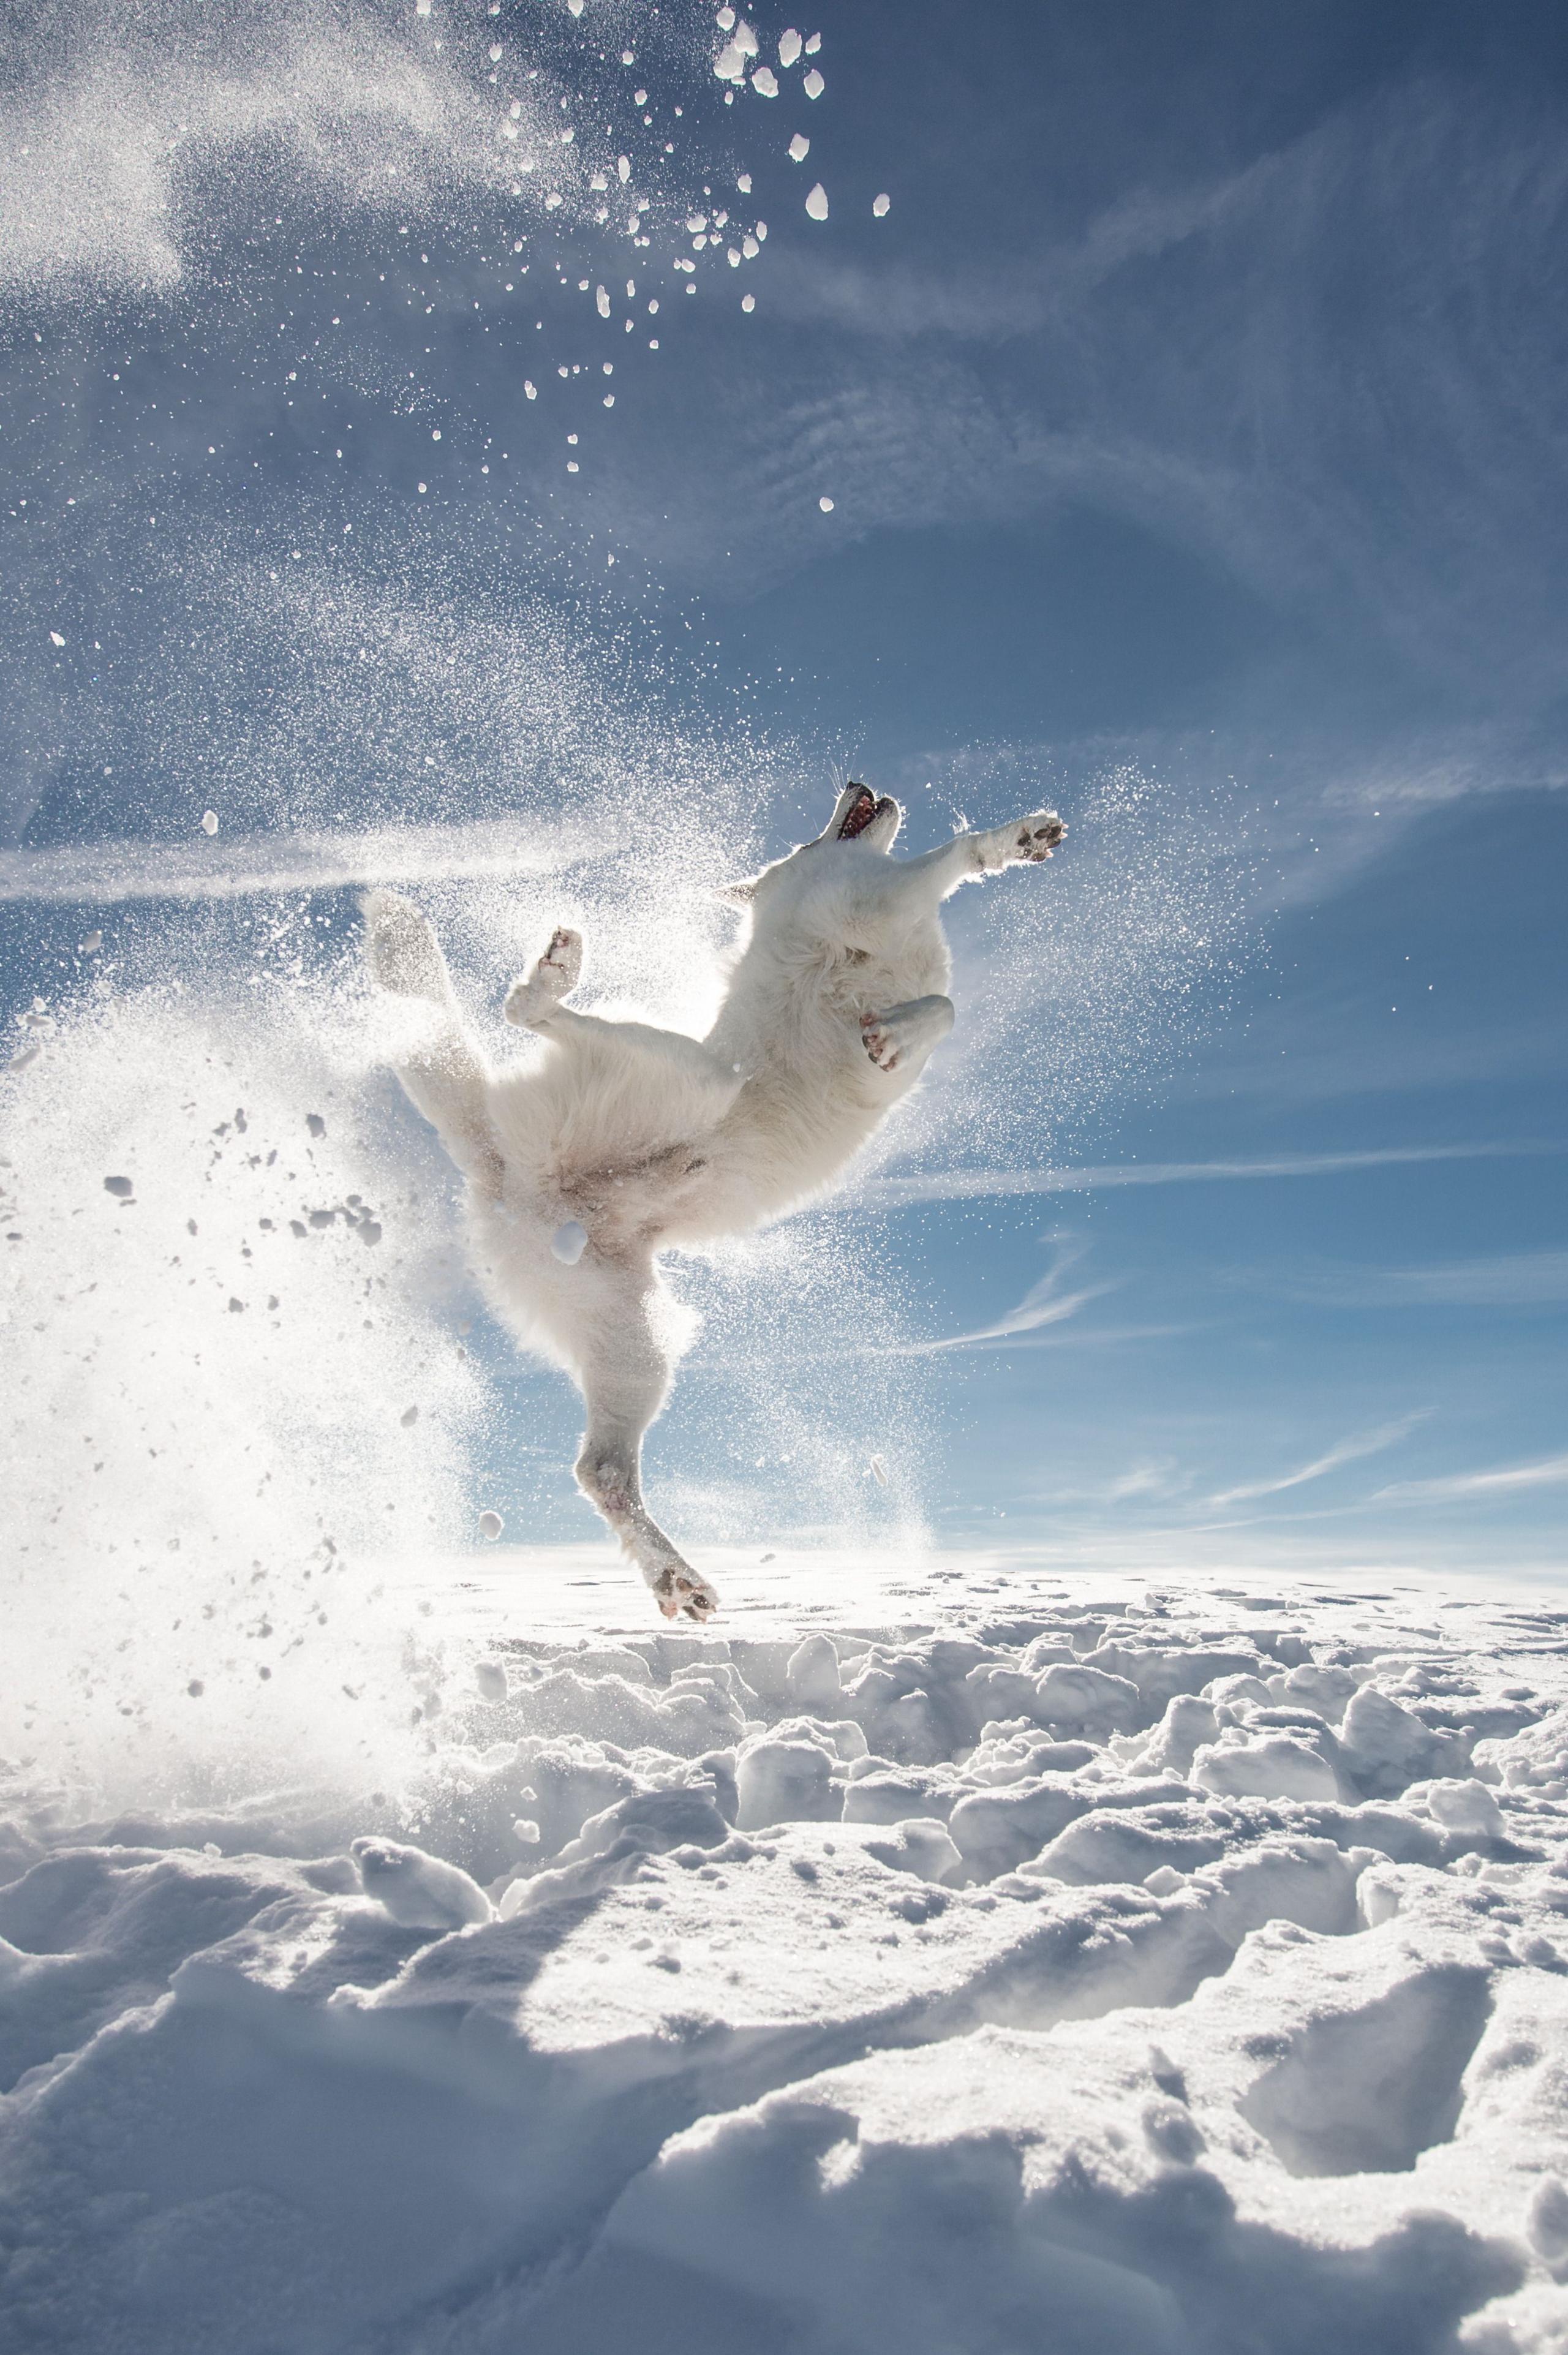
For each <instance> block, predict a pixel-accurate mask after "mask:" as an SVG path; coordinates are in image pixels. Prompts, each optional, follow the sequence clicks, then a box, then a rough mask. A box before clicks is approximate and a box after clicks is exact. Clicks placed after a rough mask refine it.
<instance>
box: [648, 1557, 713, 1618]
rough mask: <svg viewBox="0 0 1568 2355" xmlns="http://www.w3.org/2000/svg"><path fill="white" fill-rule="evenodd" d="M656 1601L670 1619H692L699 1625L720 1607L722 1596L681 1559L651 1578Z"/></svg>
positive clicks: (650, 1584) (650, 1583)
mask: <svg viewBox="0 0 1568 2355" xmlns="http://www.w3.org/2000/svg"><path fill="white" fill-rule="evenodd" d="M648 1584H649V1586H650V1587H651V1588H652V1589H653V1595H654V1601H655V1602H656V1604H658V1606H659V1609H660V1611H661V1612H662V1613H663V1614H664V1616H665V1617H666V1618H667V1619H692V1620H695V1621H696V1622H697V1624H698V1625H699V1626H700V1625H701V1624H702V1622H703V1621H704V1620H705V1619H711V1618H712V1616H713V1614H714V1613H715V1612H716V1611H717V1610H718V1608H719V1597H718V1595H717V1594H716V1593H714V1591H713V1589H712V1587H711V1586H709V1583H708V1581H707V1580H706V1579H705V1578H703V1577H701V1576H700V1575H699V1573H698V1572H696V1571H695V1570H692V1569H690V1568H689V1567H688V1564H686V1563H685V1562H682V1563H681V1564H680V1566H679V1567H678V1569H677V1568H676V1567H675V1566H674V1565H673V1564H672V1565H671V1566H670V1568H668V1569H667V1570H661V1571H660V1572H658V1574H657V1575H656V1577H653V1578H650V1579H649V1581H648Z"/></svg>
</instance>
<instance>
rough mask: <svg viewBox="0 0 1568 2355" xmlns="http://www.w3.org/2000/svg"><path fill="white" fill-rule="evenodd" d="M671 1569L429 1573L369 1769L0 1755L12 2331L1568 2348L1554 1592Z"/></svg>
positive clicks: (455, 2348)
mask: <svg viewBox="0 0 1568 2355" xmlns="http://www.w3.org/2000/svg"><path fill="white" fill-rule="evenodd" d="M713 1567H714V1568H715V1570H716V1572H720V1574H721V1583H722V1584H723V1586H724V1591H725V1594H726V1602H727V1604H728V1605H729V1608H728V1611H727V1615H726V1618H725V1619H724V1621H723V1622H721V1623H720V1625H718V1626H716V1627H715V1629H713V1630H710V1631H706V1632H704V1633H702V1634H696V1633H692V1634H682V1635H678V1636H677V1635H668V1634H665V1633H663V1632H662V1631H660V1630H659V1629H658V1628H657V1627H656V1625H650V1624H649V1622H648V1619H647V1617H646V1616H645V1613H646V1604H645V1598H644V1596H643V1595H642V1594H641V1593H640V1591H638V1590H637V1589H635V1586H634V1584H633V1583H632V1582H630V1581H629V1580H628V1579H627V1578H626V1577H625V1576H624V1574H623V1573H621V1572H618V1571H616V1570H614V1569H613V1568H612V1567H611V1566H610V1565H609V1563H608V1562H607V1561H606V1559H605V1557H604V1556H603V1555H602V1554H598V1553H584V1554H582V1555H581V1556H580V1557H571V1556H567V1557H560V1558H557V1559H555V1560H553V1561H545V1560H540V1559H534V1558H530V1557H528V1556H526V1555H523V1554H520V1553H519V1554H517V1555H515V1556H507V1555H505V1554H501V1555H496V1556H491V1557H486V1558H485V1561H484V1563H483V1565H482V1569H483V1572H484V1575H480V1574H479V1572H478V1570H476V1568H475V1564H474V1563H473V1562H472V1561H469V1562H465V1563H463V1564H450V1563H449V1564H436V1565H432V1566H430V1567H429V1568H427V1570H426V1571H425V1572H423V1573H421V1576H420V1578H419V1579H418V1580H416V1582H415V1583H414V1586H413V1587H412V1588H411V1590H410V1591H408V1592H407V1593H403V1594H402V1595H401V1597H400V1600H401V1601H403V1602H406V1603H407V1604H409V1605H410V1607H411V1609H412V1610H415V1611H416V1612H417V1611H418V1607H419V1606H420V1605H421V1604H423V1605H425V1606H427V1608H426V1609H425V1610H424V1612H423V1614H422V1616H421V1625H423V1626H424V1627H425V1628H426V1630H427V1640H426V1649H425V1651H424V1653H423V1654H422V1655H421V1659H422V1666H421V1678H422V1685H421V1691H422V1696H423V1697H422V1700H420V1701H418V1702H417V1703H416V1707H417V1709H418V1711H419V1724H418V1726H417V1728H416V1729H415V1730H416V1733H417V1737H418V1739H417V1742H416V1747H415V1751H414V1753H412V1754H413V1756H414V1757H415V1759H416V1762H417V1763H416V1764H414V1765H413V1766H411V1768H410V1769H409V1770H408V1771H407V1772H406V1773H405V1774H403V1776H402V1778H401V1781H400V1784H399V1785H398V1786H397V1787H393V1786H392V1785H391V1784H390V1782H389V1784H388V1786H387V1787H385V1788H379V1789H376V1790H373V1791H372V1790H369V1789H367V1790H364V1791H362V1792H358V1793H357V1794H355V1795H353V1796H345V1790H344V1786H343V1784H342V1780H341V1776H339V1777H338V1778H337V1779H336V1781H335V1782H334V1783H333V1784H332V1785H330V1786H329V1785H326V1784H325V1783H324V1784H320V1785H317V1784H315V1783H313V1782H312V1781H311V1780H310V1778H309V1777H306V1778H305V1779H304V1780H303V1781H302V1782H300V1783H299V1784H298V1785H294V1786H292V1787H289V1788H275V1789H272V1790H270V1791H256V1790H251V1791H245V1792H242V1793H240V1795H239V1796H235V1795H233V1794H230V1796H229V1798H228V1799H227V1801H226V1802H225V1803H224V1804H221V1805H219V1804H214V1805H213V1806H210V1807H208V1808H206V1809H204V1810H200V1811H197V1810H193V1809H192V1808H190V1807H188V1806H186V1807H183V1808H180V1809H171V1808H169V1807H163V1808H160V1809H152V1808H148V1809H146V1810H144V1811H141V1812H135V1813H123V1814H121V1815H120V1816H118V1817H108V1818H106V1817H103V1816H102V1815H99V1816H97V1817H94V1816H93V1815H92V1814H91V1803H90V1797H89V1795H88V1794H87V1793H86V1791H85V1787H84V1786H83V1785H74V1786H73V1785H70V1784H69V1782H66V1781H62V1780H60V1779H59V1777H55V1778H54V1779H52V1780H51V1777H50V1774H49V1772H48V1762H47V1759H46V1758H45V1756H44V1753H39V1756H38V1758H37V1760H35V1761H34V1763H33V1764H31V1765H30V1766H29V1765H28V1764H27V1763H26V1762H20V1763H18V1762H15V1761H14V1762H12V1764H11V1765H10V1767H9V1768H8V1770H7V1771H8V1774H9V1778H10V1779H9V1783H8V1786H7V1790H6V1793H5V1810H6V1812H5V1823H4V1826H3V1828H0V1881H3V1882H4V1884H5V1885H4V1887H3V1888H0V1934H3V1937H4V1941H5V1943H4V1944H3V1945H0V1988H3V1998H0V2062H3V2068H4V2080H3V2082H4V2086H5V2093H4V2097H3V2099H0V2264H3V2267H4V2276H3V2277H4V2311H5V2314H6V2315H7V2317H8V2322H7V2329H8V2332H9V2337H8V2340H7V2343H8V2344H9V2345H11V2346H14V2347H16V2348H18V2349H25V2350H29V2355H31V2350H39V2355H43V2350H62V2355H63V2350H72V2355H76V2350H85V2349H89V2348H91V2349H94V2350H99V2349H101V2350H111V2349H112V2350H115V2355H174V2350H200V2355H296V2350H298V2355H316V2350H320V2355H326V2350H333V2355H336V2350H366V2355H369V2350H376V2355H393V2350H397V2355H403V2350H421V2355H423V2350H430V2355H435V2350H441V2355H459V2350H461V2355H500V2350H507V2355H511V2350H519V2349H524V2348H526V2349H528V2350H530V2355H535V2350H537V2355H568V2350H572V2355H600V2350H609V2349H611V2348H619V2347H632V2348H635V2349H637V2350H647V2355H661V2351H662V2350H677V2349H680V2350H688V2349H690V2348H699V2349H702V2350H706V2355H772V2350H779V2355H784V2350H788V2355H848V2350H876V2355H881V2350H890V2355H891V2350H899V2355H971V2350H973V2355H1012V2350H1019V2355H1021V2351H1022V2350H1051V2355H1058V2350H1060V2351H1061V2355H1101V2350H1104V2355H1125V2350H1137V2355H1232V2350H1234V2355H1243V2350H1245V2355H1308V2350H1310V2351H1311V2355H1319V2350H1324V2349H1343V2350H1347V2355H1394V2350H1399V2355H1415V2350H1433V2355H1436V2350H1443V2349H1447V2348H1453V2347H1456V2346H1457V2347H1462V2348H1464V2349H1466V2350H1471V2355H1519V2350H1556V2349H1562V2348H1568V1845H1565V1833H1568V1806H1565V1802H1568V1667H1565V1659H1564V1653H1565V1639H1568V1611H1564V1610H1562V1609H1559V1608H1558V1607H1557V1606H1556V1603H1555V1600H1554V1598H1553V1596H1552V1593H1550V1591H1549V1590H1547V1589H1545V1588H1536V1589H1533V1590H1531V1589H1528V1588H1520V1587H1514V1588H1512V1589H1507V1588H1500V1587H1498V1586H1496V1585H1490V1584H1487V1583H1483V1582H1470V1583H1469V1584H1467V1585H1459V1586H1456V1585H1455V1584H1453V1583H1452V1582H1450V1583H1448V1584H1446V1585H1445V1587H1444V1588H1442V1589H1438V1588H1437V1587H1436V1586H1435V1585H1428V1584H1424V1583H1423V1582H1418V1581H1413V1580H1411V1579H1409V1578H1403V1577H1401V1578H1394V1579H1391V1578H1389V1577H1387V1576H1384V1577H1381V1578H1376V1579H1372V1578H1369V1579H1368V1580H1366V1581H1362V1582H1358V1581H1356V1580H1354V1579H1352V1578H1340V1579H1336V1580H1331V1581H1328V1582H1318V1583H1312V1582H1291V1583H1285V1584H1280V1583H1274V1584H1271V1585H1269V1586H1267V1587H1266V1588H1265V1587H1263V1586H1260V1585H1259V1584H1257V1583H1256V1582H1255V1581H1248V1580H1245V1579H1243V1578H1241V1577H1239V1576H1236V1575H1232V1578H1231V1579H1230V1580H1229V1581H1228V1582H1224V1583H1220V1582H1216V1581H1214V1580H1213V1579H1210V1580H1205V1581H1189V1580H1181V1581H1176V1580H1174V1579H1172V1580H1168V1581H1166V1582H1163V1583H1162V1582H1157V1581H1154V1580H1151V1579H1147V1578H1144V1577H1141V1576H1139V1577H1132V1578H1127V1579H1113V1578H1112V1577H1110V1576H1109V1575H1108V1574H1103V1573H1095V1574H1093V1575H1089V1574H1081V1575H1078V1576H1076V1577H1073V1576H1068V1575H1066V1574H1062V1573H1058V1572H1047V1571H1045V1570H1042V1569H1040V1568H1038V1567H1036V1568H1034V1569H1032V1570H1031V1568H1030V1567H1029V1564H1028V1563H1027V1562H1023V1561H1019V1560H1017V1559H1012V1560H1007V1559H1003V1558H1001V1557H997V1558H996V1559H994V1560H989V1561H987V1560H986V1559H985V1558H982V1557H978V1556H973V1557H968V1558H966V1559H965V1560H964V1561H962V1562H961V1563H955V1562H954V1561H949V1562H947V1563H945V1564H942V1563H940V1562H935V1563H933V1564H932V1565H931V1566H929V1567H920V1568H916V1569H905V1570H900V1569H899V1568H898V1567H897V1566H896V1565H894V1566H889V1565H887V1564H885V1563H884V1564H881V1565H878V1564H874V1563H868V1562H866V1561H851V1560H848V1559H847V1558H842V1557H834V1556H831V1555H817V1556H814V1557H805V1556H801V1557H792V1558H787V1559H786V1558H781V1559H780V1560H779V1561H770V1562H768V1563H766V1564H763V1563H762V1562H759V1561H757V1560H756V1558H755V1556H752V1558H751V1560H750V1561H748V1562H746V1563H741V1562H739V1561H732V1562H731V1563H730V1564H728V1565H725V1564H723V1563H721V1562H720V1563H715V1564H714V1565H713ZM726 1570H727V1572H728V1575H727V1576H724V1575H722V1573H724V1572H726ZM408 1575H409V1574H408V1573H407V1572H405V1579H407V1577H408ZM345 1705H346V1707H347V1703H346V1704H345Z"/></svg>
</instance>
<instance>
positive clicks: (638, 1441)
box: [573, 1267, 719, 1621]
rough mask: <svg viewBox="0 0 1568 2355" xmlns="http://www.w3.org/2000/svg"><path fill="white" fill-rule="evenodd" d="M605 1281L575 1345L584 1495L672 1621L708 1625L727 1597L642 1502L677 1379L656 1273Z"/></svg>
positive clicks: (622, 1274)
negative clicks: (654, 1444) (648, 1439)
mask: <svg viewBox="0 0 1568 2355" xmlns="http://www.w3.org/2000/svg"><path fill="white" fill-rule="evenodd" d="M596 1273H597V1275H598V1283H597V1285H596V1287H595V1289H596V1294H597V1296H596V1297H595V1298H593V1300H592V1306H591V1307H589V1308H588V1314H587V1316H585V1317H584V1319H583V1323H582V1326H581V1328H580V1329H579V1330H578V1332H577V1333H576V1334H575V1335H574V1337H573V1341H574V1347H573V1355H574V1357H575V1359H576V1371H577V1379H578V1381H579V1382H580V1384H581V1389H582V1395H583V1400H584V1402H585V1404H586V1406H587V1409H588V1428H587V1430H586V1431H585V1433H583V1439H582V1450H581V1455H579V1456H578V1459H577V1464H576V1467H575V1468H576V1472H577V1485H578V1487H580V1488H581V1491H582V1493H583V1495H584V1496H585V1497H587V1498H588V1501H589V1503H590V1504H591V1505H592V1506H594V1507H595V1508H597V1510H598V1511H599V1512H601V1513H602V1514H603V1517H604V1518H605V1520H607V1521H608V1522H609V1524H610V1527H611V1528H612V1529H613V1530H614V1532H615V1535H616V1536H617V1537H618V1538H619V1539H620V1540H621V1544H622V1546H623V1548H624V1550H625V1552H626V1553H627V1554H628V1555H629V1557H630V1558H631V1560H632V1561H635V1564H636V1566H637V1568H638V1569H639V1570H640V1571H641V1572H642V1573H643V1576H644V1577H645V1579H646V1581H647V1582H648V1584H649V1586H650V1587H651V1588H652V1589H653V1593H654V1599H655V1601H656V1603H657V1604H658V1607H659V1609H660V1610H661V1611H662V1612H663V1614H664V1615H665V1617H666V1618H667V1619H676V1618H681V1619H694V1620H699V1621H700V1620H703V1619H707V1618H708V1617H709V1616H710V1614H712V1613H713V1612H714V1611H715V1610H717V1608H718V1605H719V1597H718V1596H717V1594H716V1593H714V1591H713V1589H712V1587H711V1586H709V1583H708V1581H707V1580H706V1579H705V1578H703V1577H701V1576H700V1575H699V1572H697V1571H695V1570H693V1569H692V1567H691V1564H690V1563H689V1562H688V1561H685V1560H684V1559H683V1558H682V1556H681V1555H680V1554H679V1553H678V1552H677V1550H676V1548H675V1546H674V1545H673V1544H672V1543H671V1542H670V1540H669V1539H668V1538H667V1537H666V1535H665V1533H664V1531H663V1529H660V1527H659V1525H658V1523H657V1522H656V1520H655V1519H654V1518H653V1516H652V1515H651V1514H650V1513H649V1511H648V1509H647V1508H646V1506H645V1504H644V1502H643V1487H642V1449H643V1433H645V1431H646V1429H647V1427H648V1425H649V1424H650V1423H652V1422H653V1420H654V1418H655V1416H656V1414H657V1413H658V1412H659V1409H660V1408H661V1407H662V1406H663V1404H664V1401H665V1395H666V1392H667V1390H668V1388H669V1377H670V1369H671V1353H670V1350H669V1349H668V1348H667V1345H666V1344H665V1342H664V1341H663V1340H662V1338H661V1337H660V1335H659V1332H658V1330H657V1310H658V1305H659V1295H658V1290H657V1285H656V1279H655V1277H654V1273H653V1270H652V1269H651V1267H641V1268H638V1267H624V1268H610V1267H603V1268H601V1269H600V1270H598V1271H596ZM585 1306H588V1304H587V1303H585Z"/></svg>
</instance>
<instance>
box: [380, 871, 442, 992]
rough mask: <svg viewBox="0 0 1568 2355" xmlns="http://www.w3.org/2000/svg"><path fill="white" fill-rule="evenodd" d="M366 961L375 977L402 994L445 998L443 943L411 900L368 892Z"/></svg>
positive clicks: (393, 893) (385, 893) (382, 983)
mask: <svg viewBox="0 0 1568 2355" xmlns="http://www.w3.org/2000/svg"><path fill="white" fill-rule="evenodd" d="M362 904H363V911H364V917H365V962H366V964H367V965H368V967H369V969H370V975H371V978H372V980H374V981H377V982H379V984H380V986H381V987H382V988H383V989H389V990H391V991H392V992H393V993H394V995H396V996H399V997H438V998H439V997H444V996H445V995H446V966H445V964H444V963H443V958H442V954H441V948H440V944H439V943H438V942H437V940H436V937H435V934H434V932H432V930H431V928H430V925H429V923H428V922H426V920H425V918H424V917H423V916H422V915H421V912H420V911H419V909H418V908H416V907H415V906H414V904H413V902H412V900H401V899H400V898H399V897H398V894H397V893H396V892H395V891H368V892H367V893H366V895H365V899H364V901H363V903H362Z"/></svg>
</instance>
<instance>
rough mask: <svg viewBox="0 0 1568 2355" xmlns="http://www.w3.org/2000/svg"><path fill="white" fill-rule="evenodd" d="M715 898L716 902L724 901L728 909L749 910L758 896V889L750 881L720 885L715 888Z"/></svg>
mask: <svg viewBox="0 0 1568 2355" xmlns="http://www.w3.org/2000/svg"><path fill="white" fill-rule="evenodd" d="M713 896H714V898H715V899H716V900H723V902H724V905H725V906H726V907H727V908H749V907H750V906H751V904H752V900H754V899H755V898H756V896H757V887H756V885H755V883H754V882H752V881H750V880H749V879H748V880H746V881H742V882H740V883H719V884H716V885H715V886H714V890H713Z"/></svg>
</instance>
